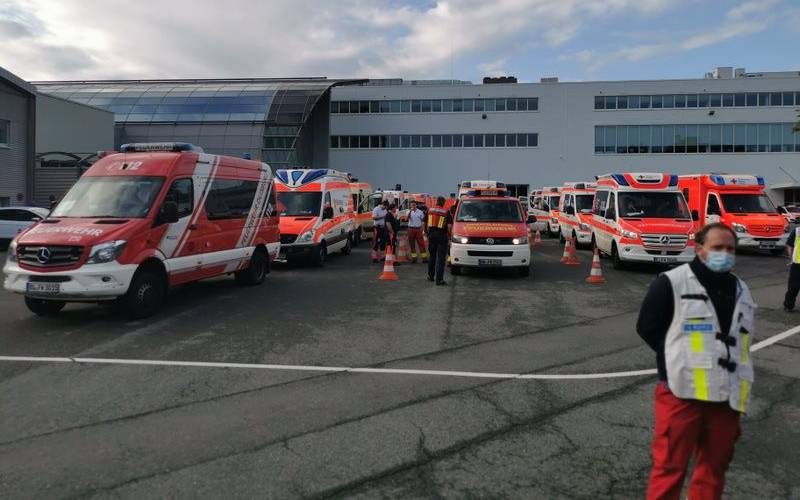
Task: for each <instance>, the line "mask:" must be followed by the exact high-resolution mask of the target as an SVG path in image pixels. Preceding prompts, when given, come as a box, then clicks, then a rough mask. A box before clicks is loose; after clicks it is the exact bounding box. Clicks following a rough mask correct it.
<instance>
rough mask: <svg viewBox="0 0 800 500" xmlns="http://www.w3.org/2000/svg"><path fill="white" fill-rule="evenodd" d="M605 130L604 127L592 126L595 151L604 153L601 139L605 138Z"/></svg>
mask: <svg viewBox="0 0 800 500" xmlns="http://www.w3.org/2000/svg"><path fill="white" fill-rule="evenodd" d="M604 132H605V128H604V127H595V128H594V152H595V153H604V152H605V150H604V149H603V141H604V140H605V139H604V137H603V135H604V134H603V133H604Z"/></svg>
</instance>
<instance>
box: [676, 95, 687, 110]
mask: <svg viewBox="0 0 800 500" xmlns="http://www.w3.org/2000/svg"><path fill="white" fill-rule="evenodd" d="M675 107H676V108H685V107H686V96H685V95H683V94H679V95H676V96H675Z"/></svg>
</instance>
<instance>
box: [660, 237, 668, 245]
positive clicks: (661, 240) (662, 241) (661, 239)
mask: <svg viewBox="0 0 800 500" xmlns="http://www.w3.org/2000/svg"><path fill="white" fill-rule="evenodd" d="M659 241H660V242H661V243H662V244H664V245H669V236H667V235H666V234H665V235H664V236H662V237H661V238H660V239H659Z"/></svg>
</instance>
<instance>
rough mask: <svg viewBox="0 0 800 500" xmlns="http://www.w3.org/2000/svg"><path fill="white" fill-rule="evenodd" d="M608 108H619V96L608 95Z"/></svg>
mask: <svg viewBox="0 0 800 500" xmlns="http://www.w3.org/2000/svg"><path fill="white" fill-rule="evenodd" d="M606 109H617V96H615V95H609V96H606Z"/></svg>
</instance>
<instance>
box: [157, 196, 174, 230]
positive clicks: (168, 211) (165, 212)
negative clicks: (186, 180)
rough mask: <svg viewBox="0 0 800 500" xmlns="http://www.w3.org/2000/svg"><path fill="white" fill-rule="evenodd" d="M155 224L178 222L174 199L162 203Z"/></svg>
mask: <svg viewBox="0 0 800 500" xmlns="http://www.w3.org/2000/svg"><path fill="white" fill-rule="evenodd" d="M156 221H157V223H156V225H157V226H160V225H161V224H174V223H176V222H178V204H177V203H175V202H174V201H165V202H164V204H163V205H161V211H160V212H159V214H158V217H157V218H156Z"/></svg>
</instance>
